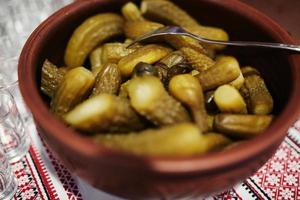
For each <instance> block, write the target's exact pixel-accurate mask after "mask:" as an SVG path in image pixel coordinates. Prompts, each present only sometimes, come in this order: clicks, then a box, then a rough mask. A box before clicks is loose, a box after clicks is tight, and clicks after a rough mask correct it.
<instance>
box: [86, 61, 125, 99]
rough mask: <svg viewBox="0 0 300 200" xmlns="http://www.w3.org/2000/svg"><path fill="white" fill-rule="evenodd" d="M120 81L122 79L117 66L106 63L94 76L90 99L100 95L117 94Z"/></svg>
mask: <svg viewBox="0 0 300 200" xmlns="http://www.w3.org/2000/svg"><path fill="white" fill-rule="evenodd" d="M121 81H122V77H121V72H120V70H119V68H118V66H117V65H116V64H114V63H107V64H106V65H105V66H103V69H102V70H101V71H100V72H99V73H98V74H97V76H96V80H95V84H94V88H93V91H92V94H91V97H92V96H96V95H98V94H101V93H108V94H117V93H118V91H119V88H120V85H121Z"/></svg>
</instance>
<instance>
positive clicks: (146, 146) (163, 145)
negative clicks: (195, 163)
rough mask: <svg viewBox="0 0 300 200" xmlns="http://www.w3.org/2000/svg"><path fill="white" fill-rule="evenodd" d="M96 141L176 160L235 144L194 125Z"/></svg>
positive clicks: (95, 138) (117, 147)
mask: <svg viewBox="0 0 300 200" xmlns="http://www.w3.org/2000/svg"><path fill="white" fill-rule="evenodd" d="M93 140H94V142H96V143H101V144H103V145H105V146H107V147H109V148H113V149H115V150H119V151H122V152H126V153H131V154H136V155H146V156H176V157H178V156H192V155H199V154H204V153H208V152H213V151H216V150H220V149H222V148H224V147H226V146H228V145H230V144H231V143H232V141H231V140H230V139H228V138H227V137H225V136H223V135H221V134H218V133H207V134H201V131H200V130H199V129H198V127H197V126H196V125H194V124H192V123H179V124H174V125H169V126H164V127H162V128H159V129H147V130H144V131H141V132H133V133H129V134H98V135H96V136H94V137H93Z"/></svg>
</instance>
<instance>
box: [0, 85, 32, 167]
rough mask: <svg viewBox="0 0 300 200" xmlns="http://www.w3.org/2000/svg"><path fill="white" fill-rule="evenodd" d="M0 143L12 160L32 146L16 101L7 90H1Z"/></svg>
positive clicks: (18, 157)
mask: <svg viewBox="0 0 300 200" xmlns="http://www.w3.org/2000/svg"><path fill="white" fill-rule="evenodd" d="M0 145H1V146H2V148H3V151H4V152H5V153H6V155H7V158H8V159H9V161H10V162H16V161H18V160H19V159H20V158H22V157H23V156H24V155H25V154H26V153H27V151H28V149H29V146H30V138H29V135H28V134H27V131H26V129H25V126H24V123H23V121H22V119H21V117H20V114H19V111H18V109H17V107H16V104H15V101H14V99H13V97H12V95H11V94H10V93H9V92H8V91H5V90H2V91H0Z"/></svg>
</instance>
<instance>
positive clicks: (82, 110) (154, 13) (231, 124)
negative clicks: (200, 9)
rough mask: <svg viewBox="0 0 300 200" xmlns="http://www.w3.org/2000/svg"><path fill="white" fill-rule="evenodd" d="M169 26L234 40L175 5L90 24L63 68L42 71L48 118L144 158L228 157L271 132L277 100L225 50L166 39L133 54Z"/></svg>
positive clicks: (164, 1)
mask: <svg viewBox="0 0 300 200" xmlns="http://www.w3.org/2000/svg"><path fill="white" fill-rule="evenodd" d="M166 25H176V26H180V27H182V28H184V29H186V30H188V31H190V32H192V33H194V34H197V35H201V36H202V37H205V38H209V39H214V40H228V34H227V33H226V32H225V31H224V30H222V29H220V28H216V27H208V26H203V25H201V24H199V23H198V22H197V21H196V20H195V19H193V18H192V17H191V16H190V15H189V14H188V13H187V12H185V11H184V10H182V9H181V8H179V7H178V6H177V5H175V4H174V3H172V2H171V1H168V0H144V1H142V2H141V5H140V7H139V6H138V5H136V4H134V3H132V2H129V3H127V4H125V5H124V6H123V7H122V9H121V14H116V13H100V14H97V15H94V16H91V17H90V18H88V19H86V20H85V21H84V22H83V23H82V24H81V25H79V26H78V27H77V28H76V30H75V31H74V32H73V34H72V36H71V38H70V39H69V41H68V44H67V47H66V50H65V55H64V62H65V65H64V66H61V67H57V66H56V65H55V64H53V63H51V62H50V61H49V60H45V62H44V64H43V66H42V74H41V77H42V78H41V91H42V92H43V93H44V94H45V95H47V96H48V97H49V98H50V99H51V103H50V109H51V112H52V113H53V114H55V115H56V116H57V117H58V118H59V119H61V120H62V121H63V122H64V123H65V124H67V125H68V126H70V127H71V128H73V129H76V130H77V131H78V132H80V133H81V134H82V135H85V136H87V137H90V138H91V139H92V140H93V141H94V142H95V143H99V144H102V145H105V146H106V147H108V148H112V149H114V150H117V151H122V152H125V153H130V154H136V155H147V156H193V155H199V154H204V153H208V152H212V151H221V150H226V149H228V148H231V147H232V146H233V145H236V144H237V143H240V142H243V141H245V140H246V139H251V138H253V137H255V136H257V135H259V134H261V133H262V132H263V131H264V130H265V129H266V128H268V126H269V125H270V123H271V121H272V118H273V117H272V115H271V112H272V109H273V99H272V96H271V95H270V93H269V91H268V89H267V87H266V84H265V82H264V80H263V79H262V77H261V74H260V72H259V71H257V70H256V69H255V68H253V67H251V66H244V67H240V65H239V62H238V60H237V59H236V58H235V57H233V56H229V55H221V54H220V53H219V52H220V51H221V50H222V49H224V48H225V46H222V45H210V44H201V43H199V42H197V41H195V40H194V39H192V38H189V37H185V36H163V37H161V38H158V40H157V41H155V42H152V43H138V44H135V45H133V46H130V47H128V45H129V44H131V42H132V41H133V40H134V39H136V38H138V37H140V36H142V35H143V34H146V33H149V32H151V31H154V30H156V29H159V28H162V27H164V26H166Z"/></svg>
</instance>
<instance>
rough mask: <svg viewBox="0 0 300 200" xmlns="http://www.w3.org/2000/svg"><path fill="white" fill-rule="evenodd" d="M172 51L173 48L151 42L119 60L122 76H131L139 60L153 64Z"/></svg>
mask: <svg viewBox="0 0 300 200" xmlns="http://www.w3.org/2000/svg"><path fill="white" fill-rule="evenodd" d="M171 51H172V49H170V48H168V47H165V46H161V45H156V44H149V45H146V46H143V47H141V48H139V49H137V50H136V51H134V52H133V53H131V54H129V55H128V56H125V57H123V58H122V59H121V60H120V61H119V63H118V66H119V69H120V71H121V74H122V76H124V77H129V76H130V75H131V73H132V71H133V69H134V67H135V66H136V64H138V63H139V62H145V63H148V64H153V63H155V62H157V61H159V60H160V59H162V58H163V57H165V56H166V55H168V54H169V53H170V52H171Z"/></svg>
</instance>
